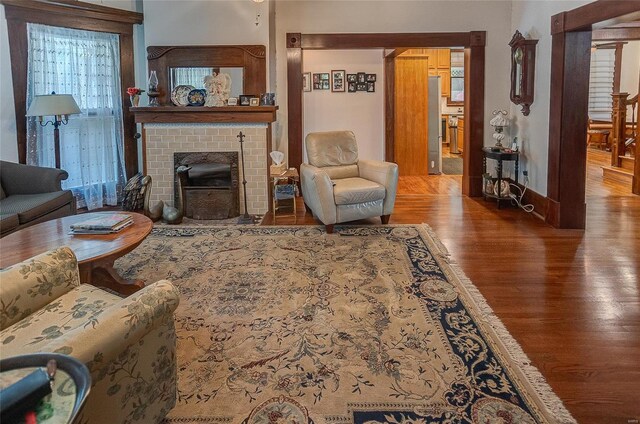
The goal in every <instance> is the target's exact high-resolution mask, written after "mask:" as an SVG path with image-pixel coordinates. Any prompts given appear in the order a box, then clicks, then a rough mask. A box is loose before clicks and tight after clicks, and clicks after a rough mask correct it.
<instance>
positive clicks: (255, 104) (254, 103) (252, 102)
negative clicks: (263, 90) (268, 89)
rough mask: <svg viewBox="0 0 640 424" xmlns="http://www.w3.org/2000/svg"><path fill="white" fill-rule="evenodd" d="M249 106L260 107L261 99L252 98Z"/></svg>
mask: <svg viewBox="0 0 640 424" xmlns="http://www.w3.org/2000/svg"><path fill="white" fill-rule="evenodd" d="M249 106H260V97H252V98H250V99H249Z"/></svg>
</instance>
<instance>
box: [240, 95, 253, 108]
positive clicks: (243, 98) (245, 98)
mask: <svg viewBox="0 0 640 424" xmlns="http://www.w3.org/2000/svg"><path fill="white" fill-rule="evenodd" d="M252 97H255V96H254V95H252V94H242V95H240V106H250V105H251V98H252Z"/></svg>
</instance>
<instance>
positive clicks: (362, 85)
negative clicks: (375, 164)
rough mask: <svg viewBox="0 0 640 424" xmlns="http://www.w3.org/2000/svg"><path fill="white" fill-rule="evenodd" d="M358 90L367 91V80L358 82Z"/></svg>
mask: <svg viewBox="0 0 640 424" xmlns="http://www.w3.org/2000/svg"><path fill="white" fill-rule="evenodd" d="M356 91H367V83H366V82H357V83H356Z"/></svg>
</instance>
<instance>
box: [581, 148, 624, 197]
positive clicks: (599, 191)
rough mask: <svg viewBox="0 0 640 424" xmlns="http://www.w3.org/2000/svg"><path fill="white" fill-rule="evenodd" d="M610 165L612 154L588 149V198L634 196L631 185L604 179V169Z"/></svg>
mask: <svg viewBox="0 0 640 424" xmlns="http://www.w3.org/2000/svg"><path fill="white" fill-rule="evenodd" d="M610 164H611V152H607V151H604V150H598V149H587V186H586V193H587V198H589V197H590V196H630V195H632V193H631V184H623V183H620V182H617V181H611V180H605V179H604V178H603V177H602V167H603V166H608V165H610ZM587 201H588V199H587Z"/></svg>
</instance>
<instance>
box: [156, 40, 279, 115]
mask: <svg viewBox="0 0 640 424" xmlns="http://www.w3.org/2000/svg"><path fill="white" fill-rule="evenodd" d="M147 63H148V65H149V72H151V71H156V74H157V76H158V87H159V91H160V96H159V97H158V100H159V102H160V104H161V105H171V81H170V80H171V78H170V69H171V68H180V67H212V68H216V67H240V68H243V91H244V94H251V95H260V94H263V93H265V92H266V91H267V64H266V63H267V62H266V48H265V46H261V45H229V46H149V47H147Z"/></svg>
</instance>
